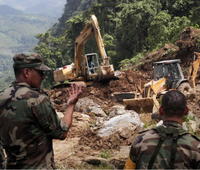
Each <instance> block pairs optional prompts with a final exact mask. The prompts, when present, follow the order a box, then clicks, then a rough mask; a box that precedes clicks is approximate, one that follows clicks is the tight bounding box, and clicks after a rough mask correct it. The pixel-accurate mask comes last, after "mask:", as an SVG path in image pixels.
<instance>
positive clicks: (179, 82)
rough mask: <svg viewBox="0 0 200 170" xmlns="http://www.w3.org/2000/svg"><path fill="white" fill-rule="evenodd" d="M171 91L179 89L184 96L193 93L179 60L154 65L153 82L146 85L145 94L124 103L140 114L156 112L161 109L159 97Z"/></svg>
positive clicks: (125, 100)
mask: <svg viewBox="0 0 200 170" xmlns="http://www.w3.org/2000/svg"><path fill="white" fill-rule="evenodd" d="M170 89H178V90H180V91H181V92H183V93H184V94H188V93H190V92H191V87H190V84H189V82H188V80H187V79H185V78H184V76H183V72H182V69H181V67H180V60H179V59H176V60H165V61H159V62H155V63H153V80H151V81H150V82H148V83H146V84H145V85H144V90H143V94H140V95H136V97H135V98H134V99H124V100H123V102H124V103H125V104H126V105H127V106H128V107H130V108H132V109H134V110H136V111H138V112H140V111H143V112H152V109H153V107H154V111H153V112H155V111H156V110H157V109H158V108H159V101H158V98H159V96H160V95H162V94H164V93H165V92H167V91H168V90H170Z"/></svg>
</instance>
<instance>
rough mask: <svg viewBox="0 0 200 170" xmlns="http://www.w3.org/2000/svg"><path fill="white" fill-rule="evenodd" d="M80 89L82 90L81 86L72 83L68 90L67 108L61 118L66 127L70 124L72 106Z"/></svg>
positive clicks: (80, 91)
mask: <svg viewBox="0 0 200 170" xmlns="http://www.w3.org/2000/svg"><path fill="white" fill-rule="evenodd" d="M82 91H83V86H78V85H75V84H72V86H71V87H70V88H69V90H68V94H69V98H68V101H67V108H66V111H65V113H64V117H63V119H62V120H63V122H64V123H65V124H66V125H67V126H68V128H69V127H70V126H71V124H72V116H73V112H74V107H75V104H76V102H77V101H78V98H79V96H80V94H81V93H82Z"/></svg>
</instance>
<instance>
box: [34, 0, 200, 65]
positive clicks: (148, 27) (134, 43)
mask: <svg viewBox="0 0 200 170" xmlns="http://www.w3.org/2000/svg"><path fill="white" fill-rule="evenodd" d="M199 6H200V3H199V2H198V1H195V0H162V1H160V0H137V1H136V0H112V1H106V0H93V1H92V0H73V1H72V0H69V2H68V4H66V5H65V10H64V14H63V16H62V17H61V18H60V19H59V23H58V24H57V25H56V27H53V29H52V30H50V32H48V33H49V35H48V36H47V37H46V39H48V41H47V40H45V39H43V37H39V44H38V46H37V48H36V49H37V51H38V52H39V53H42V54H43V55H45V59H46V61H47V63H49V66H52V67H53V68H56V67H60V66H62V64H66V63H70V62H71V61H73V56H74V42H75V39H76V37H77V36H78V35H79V33H80V31H81V30H82V29H83V27H84V25H85V23H86V22H87V20H88V19H89V17H90V15H91V14H95V15H96V16H97V18H98V22H99V26H100V29H101V34H102V36H103V39H104V43H105V48H106V52H107V54H108V56H110V57H111V62H112V63H113V64H114V66H115V68H120V67H122V68H124V67H125V68H127V67H129V66H130V65H131V64H135V63H136V64H137V62H138V61H139V59H140V58H142V57H143V54H144V53H147V52H148V51H151V50H154V49H157V48H160V47H162V46H163V45H164V44H165V43H170V42H172V43H173V42H174V41H176V40H177V39H178V37H179V33H180V31H182V29H183V28H185V27H187V26H195V27H199V25H200V19H199ZM44 37H45V36H44ZM57 40H58V41H60V42H59V43H58V44H56V47H54V46H53V45H54V43H55V41H57ZM50 44H51V45H50ZM52 44H53V45H52ZM38 49H39V50H38ZM56 51H57V52H58V53H56ZM88 52H97V47H96V43H95V41H94V39H91V40H89V41H88V42H87V43H86V45H85V53H88ZM58 59H59V61H57V60H58Z"/></svg>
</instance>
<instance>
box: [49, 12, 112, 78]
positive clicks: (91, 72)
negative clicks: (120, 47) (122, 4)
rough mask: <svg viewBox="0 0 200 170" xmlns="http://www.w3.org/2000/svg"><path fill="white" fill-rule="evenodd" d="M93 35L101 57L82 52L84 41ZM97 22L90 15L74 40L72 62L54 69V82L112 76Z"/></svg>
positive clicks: (93, 16) (94, 17)
mask: <svg viewBox="0 0 200 170" xmlns="http://www.w3.org/2000/svg"><path fill="white" fill-rule="evenodd" d="M92 36H93V37H95V40H96V43H97V47H98V50H99V54H100V56H101V59H99V57H98V54H97V53H90V54H84V47H85V44H86V42H87V41H88V40H89V39H90V38H91V37H92ZM109 59H110V58H109V57H108V56H107V54H106V51H105V48H104V43H103V39H102V36H101V33H100V28H99V24H98V21H97V18H96V16H95V15H91V19H90V21H89V22H88V23H87V24H86V25H85V27H84V28H83V30H82V31H81V33H80V35H79V36H78V37H77V38H76V40H75V55H74V63H72V64H71V65H66V66H64V67H62V68H60V69H57V70H55V71H54V73H53V74H54V80H55V81H56V82H64V81H66V80H68V81H89V80H97V81H101V80H106V79H112V78H113V77H114V68H113V65H111V64H110V63H109Z"/></svg>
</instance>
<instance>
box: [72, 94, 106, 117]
mask: <svg viewBox="0 0 200 170" xmlns="http://www.w3.org/2000/svg"><path fill="white" fill-rule="evenodd" d="M75 111H77V112H83V113H85V114H88V113H93V114H95V116H97V117H105V116H106V113H105V112H104V111H103V109H102V108H101V106H100V105H99V104H97V103H95V102H94V101H93V100H92V99H90V98H88V97H84V98H81V99H79V100H78V102H77V104H76V107H75Z"/></svg>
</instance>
